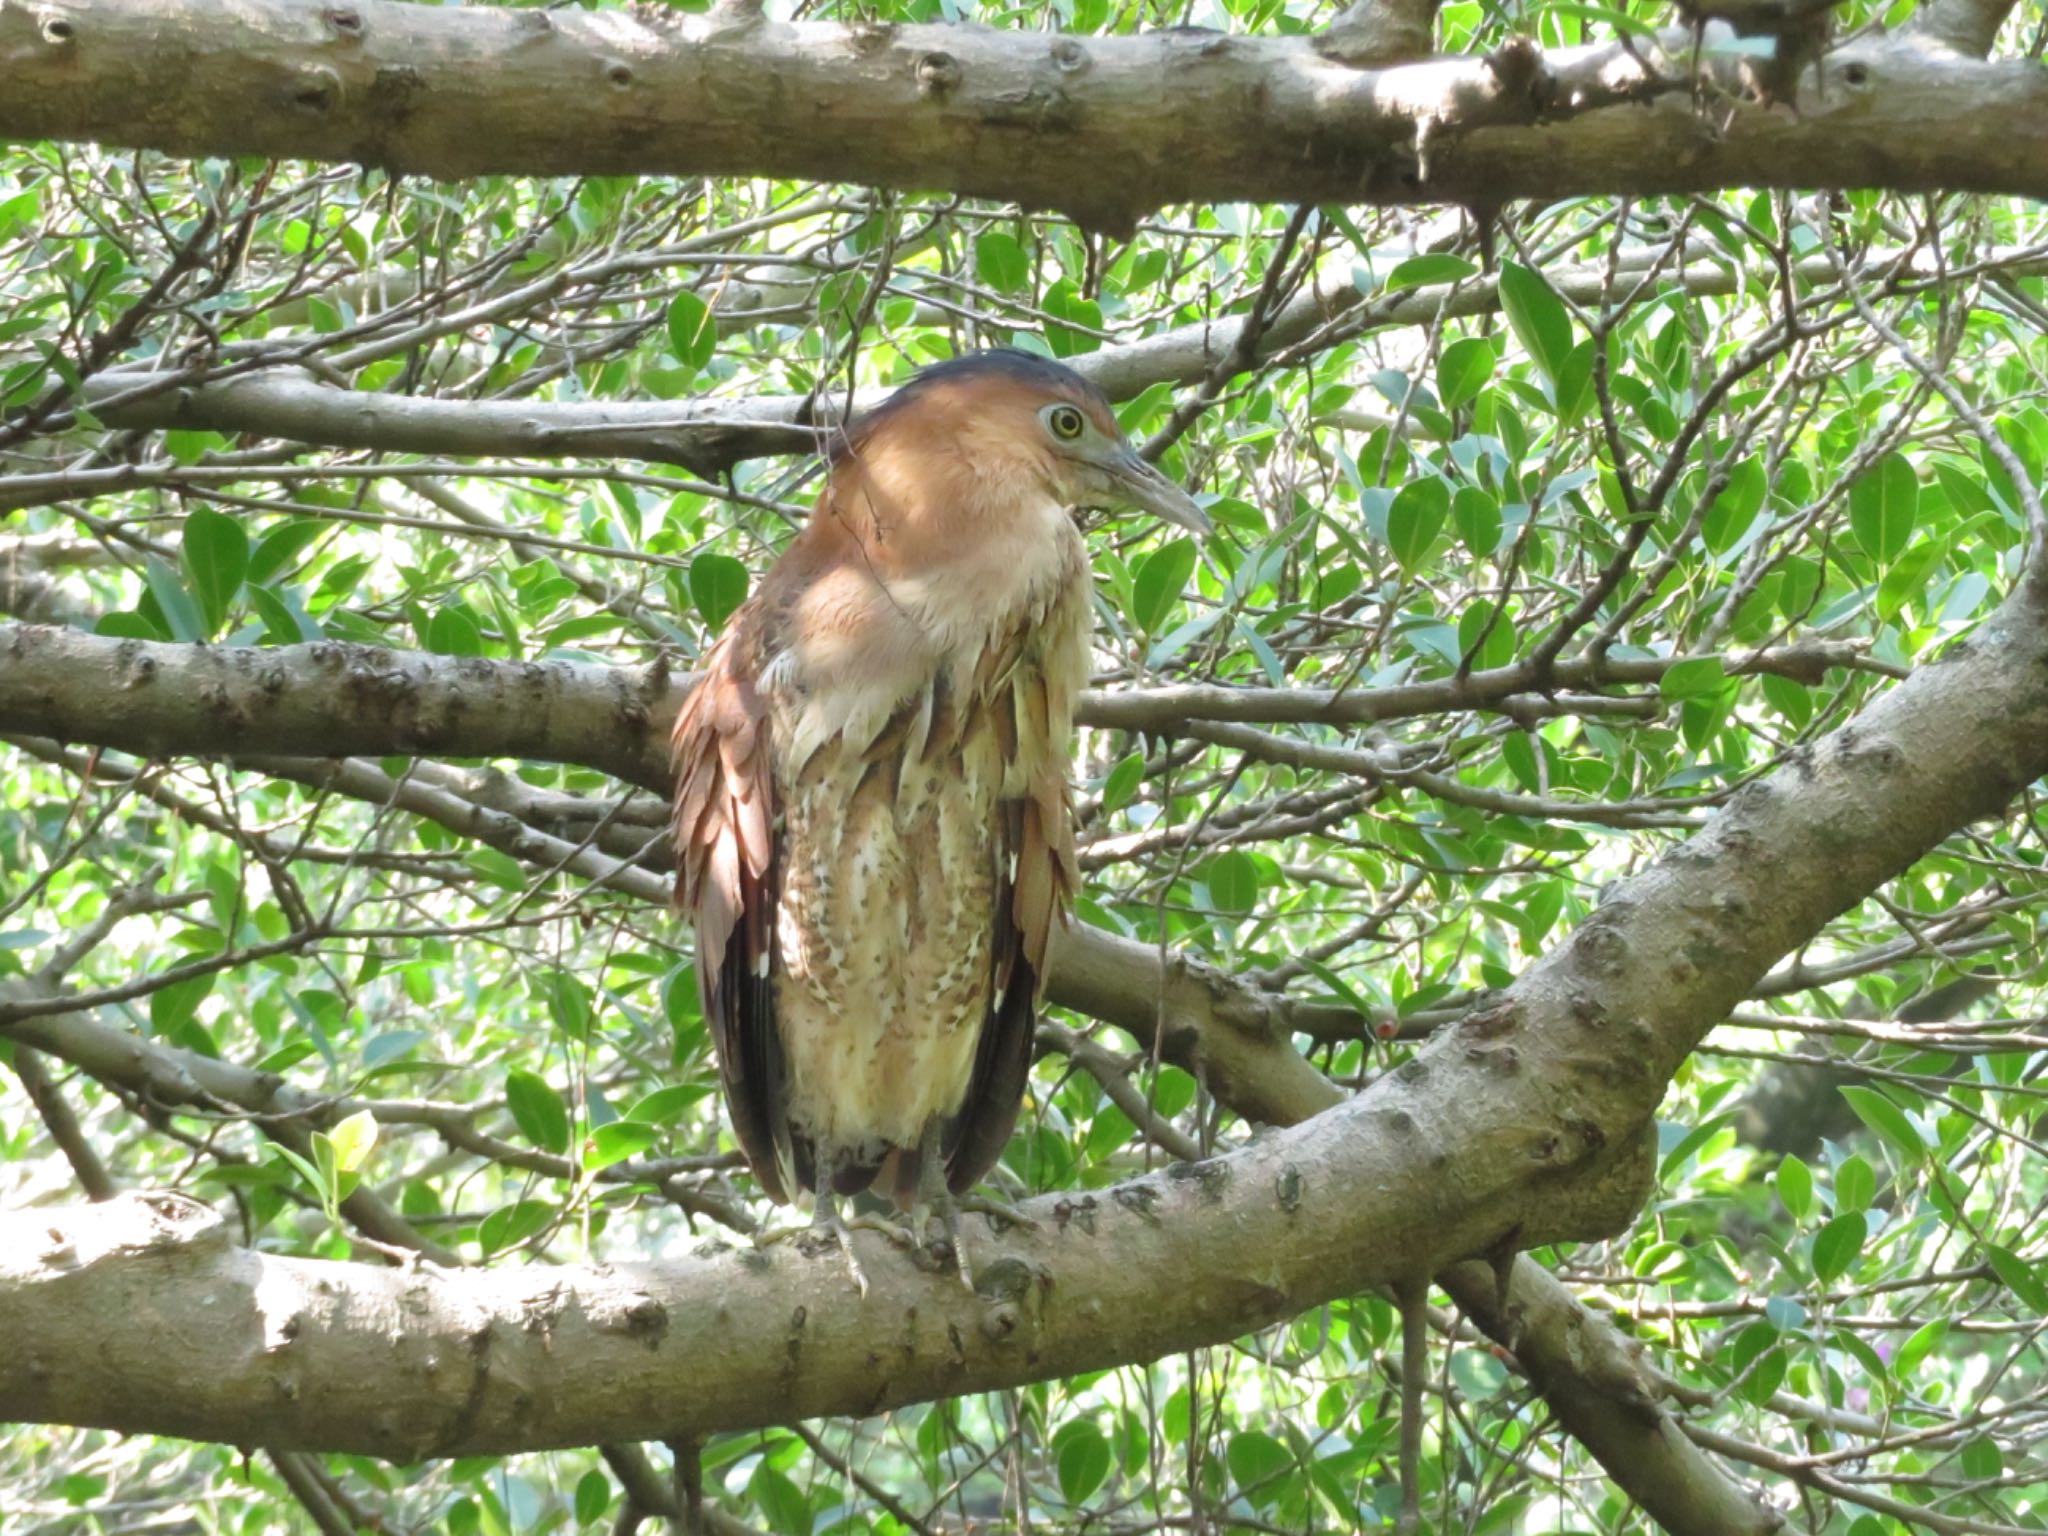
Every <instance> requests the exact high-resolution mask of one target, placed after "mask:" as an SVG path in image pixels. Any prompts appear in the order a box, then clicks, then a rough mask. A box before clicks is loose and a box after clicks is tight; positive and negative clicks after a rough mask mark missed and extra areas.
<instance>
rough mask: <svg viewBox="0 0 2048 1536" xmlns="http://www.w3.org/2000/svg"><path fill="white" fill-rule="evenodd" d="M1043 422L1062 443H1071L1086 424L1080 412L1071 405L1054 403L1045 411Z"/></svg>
mask: <svg viewBox="0 0 2048 1536" xmlns="http://www.w3.org/2000/svg"><path fill="white" fill-rule="evenodd" d="M1045 424H1046V425H1047V426H1048V427H1050V428H1052V435H1053V436H1054V437H1056V438H1058V439H1059V440H1060V441H1061V442H1063V443H1071V442H1072V441H1073V440H1074V439H1075V438H1077V437H1079V436H1080V435H1081V433H1082V431H1083V429H1084V428H1086V426H1087V425H1088V424H1087V423H1086V422H1085V421H1083V420H1082V419H1081V413H1080V412H1079V411H1077V410H1075V409H1074V408H1073V407H1072V406H1071V405H1056V406H1054V407H1053V408H1052V409H1051V410H1049V411H1047V412H1046V413H1045Z"/></svg>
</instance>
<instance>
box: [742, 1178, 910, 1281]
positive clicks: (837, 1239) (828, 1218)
mask: <svg viewBox="0 0 2048 1536" xmlns="http://www.w3.org/2000/svg"><path fill="white" fill-rule="evenodd" d="M855 1227H865V1228H866V1229H867V1230H869V1231H871V1232H880V1233H881V1234H882V1235H883V1236H885V1237H887V1238H888V1239H889V1240H890V1241H891V1242H895V1243H904V1242H906V1241H907V1240H906V1239H905V1237H904V1235H903V1231H902V1229H901V1228H899V1227H898V1226H897V1225H896V1224H895V1223H894V1222H884V1221H879V1220H877V1219H876V1218H874V1217H872V1216H855V1217H853V1218H851V1219H850V1220H849V1219H848V1218H846V1217H843V1216H841V1215H840V1214H839V1201H838V1198H837V1197H836V1196H835V1195H834V1194H833V1193H832V1191H831V1189H830V1187H829V1186H828V1187H827V1188H824V1189H821V1190H819V1191H818V1192H817V1194H816V1195H814V1196H813V1197H812V1201H811V1219H810V1221H809V1222H807V1223H804V1224H802V1225H798V1224H797V1223H794V1222H792V1223H789V1224H786V1225H784V1226H779V1227H768V1228H766V1229H764V1230H763V1231H760V1232H756V1233H755V1234H754V1246H755V1247H756V1248H766V1247H767V1246H768V1245H769V1244H770V1243H780V1242H786V1241H788V1240H789V1239H790V1238H801V1239H803V1240H804V1247H805V1250H806V1251H807V1252H808V1251H809V1250H810V1249H811V1248H812V1247H813V1246H819V1247H822V1246H823V1245H824V1244H826V1243H836V1244H837V1245H838V1247H839V1251H840V1252H841V1253H843V1254H845V1255H846V1268H847V1272H848V1273H849V1274H851V1275H852V1276H853V1283H854V1284H855V1285H856V1286H858V1287H859V1289H860V1293H861V1295H863V1296H865V1295H867V1293H868V1276H867V1271H866V1270H864V1269H862V1268H861V1267H860V1255H859V1254H857V1253H855V1252H854V1251H853V1229H854V1228H855Z"/></svg>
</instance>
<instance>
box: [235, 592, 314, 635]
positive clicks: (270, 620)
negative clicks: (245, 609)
mask: <svg viewBox="0 0 2048 1536" xmlns="http://www.w3.org/2000/svg"><path fill="white" fill-rule="evenodd" d="M242 594H243V596H245V597H247V598H248V600H249V606H250V607H251V608H253V609H255V610H256V617H257V618H259V619H261V620H262V621H263V636H264V638H265V639H266V640H268V641H269V642H270V643H271V644H272V645H297V644H299V643H300V642H301V641H306V640H319V639H323V638H325V637H324V636H323V635H322V634H321V631H320V626H319V625H318V624H316V623H314V622H313V619H312V616H311V615H309V614H308V613H307V612H306V610H305V608H304V607H303V606H302V605H301V604H300V603H299V600H298V597H297V595H296V594H286V593H282V592H275V591H273V590H271V589H270V588H269V587H266V586H259V585H257V584H256V583H255V582H253V581H247V582H244V583H243V584H242Z"/></svg>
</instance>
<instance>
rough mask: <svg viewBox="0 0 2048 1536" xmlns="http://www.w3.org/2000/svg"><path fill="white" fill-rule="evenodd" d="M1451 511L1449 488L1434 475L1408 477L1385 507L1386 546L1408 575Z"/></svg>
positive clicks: (1426, 556) (1423, 555)
mask: <svg viewBox="0 0 2048 1536" xmlns="http://www.w3.org/2000/svg"><path fill="white" fill-rule="evenodd" d="M1450 510H1451V489H1450V487H1449V486H1447V485H1446V484H1444V482H1443V481H1441V480H1439V479H1437V478H1436V476H1434V475H1425V476H1424V477H1423V478H1421V479H1419V480H1410V481H1409V482H1408V483H1407V484H1406V485H1404V486H1402V487H1401V489H1400V490H1399V491H1397V492H1395V494H1394V500H1393V504H1392V505H1390V506H1389V507H1388V508H1387V547H1388V548H1389V549H1391V550H1392V551H1393V552H1394V558H1395V559H1396V560H1398V561H1400V562H1401V569H1402V570H1404V571H1406V572H1408V573H1409V574H1410V575H1413V574H1414V573H1415V570H1416V568H1417V567H1418V566H1420V565H1421V564H1422V562H1423V561H1424V560H1425V559H1427V558H1428V556H1429V552H1430V550H1431V549H1432V548H1433V547H1434V546H1435V544H1436V536H1437V535H1438V534H1439V533H1441V532H1442V531H1443V526H1444V519H1445V518H1446V517H1447V516H1448V515H1449V514H1450Z"/></svg>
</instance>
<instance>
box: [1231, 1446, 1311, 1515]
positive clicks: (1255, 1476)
mask: <svg viewBox="0 0 2048 1536" xmlns="http://www.w3.org/2000/svg"><path fill="white" fill-rule="evenodd" d="M1224 1459H1225V1461H1226V1463H1227V1464H1228V1465H1229V1467H1230V1477H1231V1481H1233V1482H1235V1483H1236V1484H1237V1486H1238V1488H1239V1489H1240V1490H1241V1491H1243V1492H1245V1493H1247V1494H1254V1495H1255V1497H1254V1502H1255V1503H1257V1504H1260V1505H1264V1504H1265V1503H1267V1502H1269V1501H1270V1500H1271V1499H1272V1497H1273V1495H1274V1492H1275V1491H1276V1490H1274V1489H1272V1488H1270V1487H1266V1488H1261V1485H1262V1484H1268V1483H1271V1482H1272V1481H1273V1480H1274V1479H1275V1478H1277V1477H1279V1476H1280V1475H1281V1474H1282V1473H1285V1472H1287V1471H1289V1470H1291V1469H1292V1468H1293V1466H1294V1464H1295V1457H1294V1452H1292V1451H1290V1450H1289V1449H1288V1448H1287V1447H1286V1446H1284V1445H1282V1444H1281V1443H1280V1442H1279V1441H1278V1440H1275V1439H1274V1438H1273V1437H1272V1436H1271V1435H1268V1434H1264V1433H1262V1432H1261V1431H1259V1430H1256V1429H1252V1430H1247V1431H1245V1432H1244V1433H1243V1434H1241V1435H1232V1436H1231V1437H1230V1449H1229V1451H1228V1452H1227V1453H1226V1455H1225V1458H1224Z"/></svg>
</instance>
